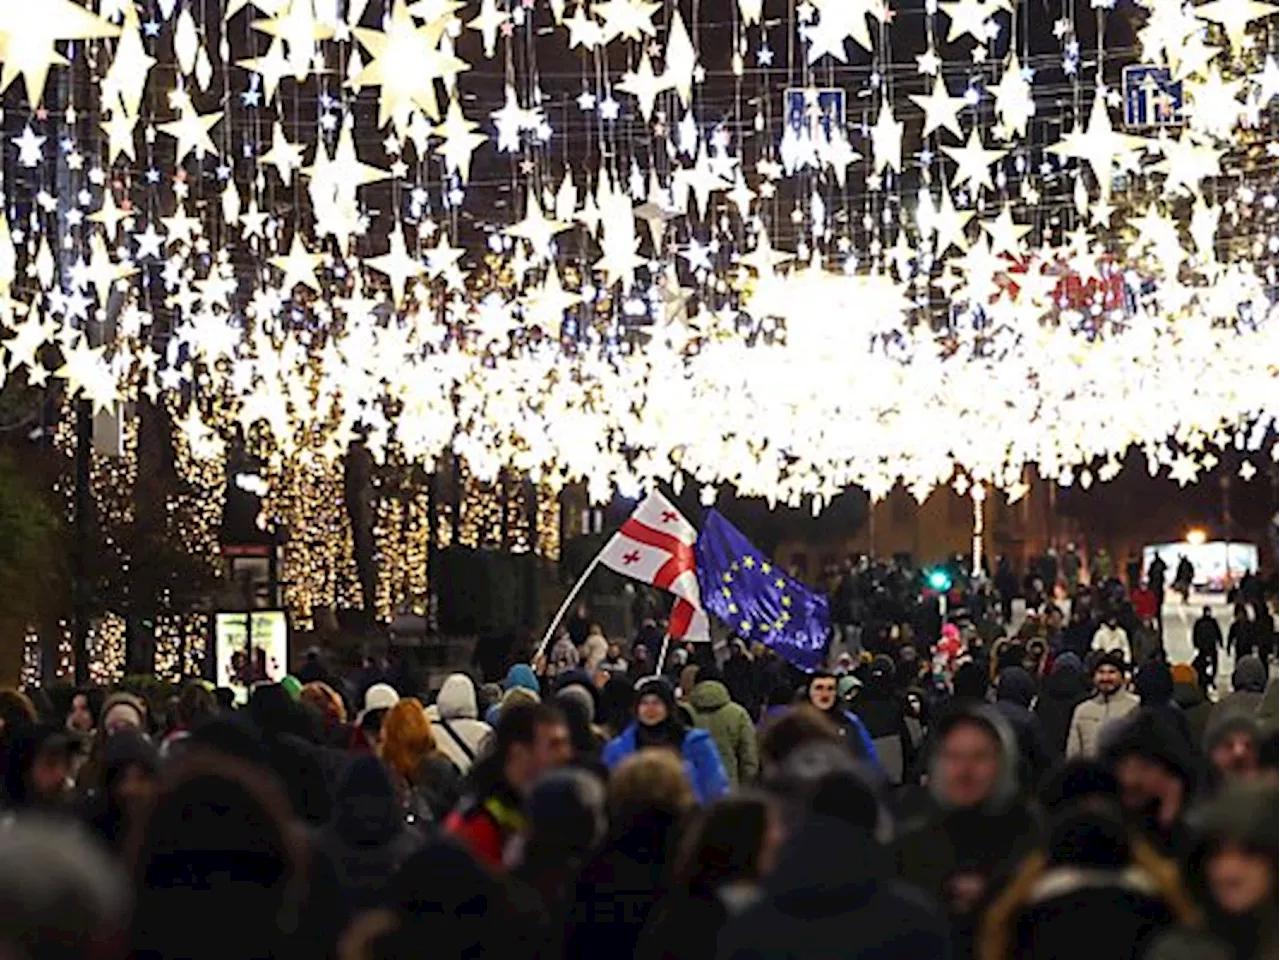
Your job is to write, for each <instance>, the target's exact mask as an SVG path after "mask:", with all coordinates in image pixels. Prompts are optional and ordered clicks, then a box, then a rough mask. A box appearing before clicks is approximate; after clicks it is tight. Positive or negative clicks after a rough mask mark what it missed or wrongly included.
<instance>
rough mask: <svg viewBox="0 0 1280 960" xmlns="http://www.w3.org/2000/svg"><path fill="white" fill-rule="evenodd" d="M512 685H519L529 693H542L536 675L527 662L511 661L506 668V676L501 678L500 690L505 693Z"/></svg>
mask: <svg viewBox="0 0 1280 960" xmlns="http://www.w3.org/2000/svg"><path fill="white" fill-rule="evenodd" d="M513 687H520V688H522V689H524V690H528V691H529V692H530V693H536V694H538V695H539V696H541V695H542V684H541V683H540V682H539V681H538V675H537V674H536V673H534V672H533V667H531V666H529V664H527V663H513V664H512V665H511V666H510V667H509V668H508V669H507V674H506V676H505V677H503V678H502V692H503V693H506V692H507V691H508V690H510V689H511V688H513Z"/></svg>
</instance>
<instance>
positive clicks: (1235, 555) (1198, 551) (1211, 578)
mask: <svg viewBox="0 0 1280 960" xmlns="http://www.w3.org/2000/svg"><path fill="white" fill-rule="evenodd" d="M1157 553H1158V554H1159V555H1160V558H1161V559H1162V560H1164V564H1165V566H1166V567H1167V568H1168V571H1169V572H1168V573H1167V574H1165V581H1166V582H1167V583H1168V584H1169V585H1170V586H1172V585H1173V577H1174V574H1175V572H1176V571H1177V569H1178V563H1179V561H1180V560H1181V559H1182V558H1183V557H1186V558H1187V559H1188V560H1190V561H1191V567H1192V569H1193V570H1194V571H1195V576H1194V577H1193V578H1192V585H1193V586H1194V587H1195V588H1196V589H1197V590H1207V591H1210V592H1213V593H1222V592H1224V591H1226V590H1228V589H1230V587H1231V586H1232V585H1234V584H1237V583H1239V582H1240V578H1241V577H1243V576H1244V575H1245V574H1246V573H1257V572H1258V548H1257V547H1255V546H1254V545H1253V544H1251V543H1227V542H1226V541H1223V540H1211V541H1209V542H1208V543H1187V542H1185V541H1182V542H1178V543H1158V544H1155V545H1153V546H1149V547H1146V548H1144V549H1143V551H1142V572H1143V576H1145V575H1146V572H1147V571H1148V570H1150V569H1151V561H1152V560H1154V559H1155V558H1156V554H1157Z"/></svg>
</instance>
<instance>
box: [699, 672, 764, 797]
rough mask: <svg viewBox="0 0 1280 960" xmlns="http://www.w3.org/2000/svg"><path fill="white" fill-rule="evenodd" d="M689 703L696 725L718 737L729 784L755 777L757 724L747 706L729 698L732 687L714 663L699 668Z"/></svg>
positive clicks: (744, 781) (736, 784) (738, 783)
mask: <svg viewBox="0 0 1280 960" xmlns="http://www.w3.org/2000/svg"><path fill="white" fill-rule="evenodd" d="M688 707H689V710H690V711H691V712H692V713H693V722H694V725H695V726H697V727H699V728H700V729H702V730H706V731H707V732H708V733H709V734H711V739H712V740H713V741H715V745H716V750H718V751H719V753H720V760H721V762H722V763H723V764H724V769H725V774H726V775H727V776H728V778H729V785H730V787H737V786H740V785H742V784H746V783H751V782H752V781H753V780H755V778H756V774H757V773H758V772H759V770H760V756H759V753H758V752H757V745H756V729H755V725H754V724H752V722H751V715H750V714H748V713H747V711H746V708H745V707H743V706H742V705H741V704H738V703H735V702H734V701H733V700H732V699H731V698H730V696H729V688H728V687H727V686H725V683H724V680H723V678H722V677H721V675H720V671H719V670H718V669H716V668H715V667H714V666H706V667H703V668H702V669H701V670H700V671H698V679H697V683H696V684H694V687H693V690H692V691H691V692H690V694H689V697H688Z"/></svg>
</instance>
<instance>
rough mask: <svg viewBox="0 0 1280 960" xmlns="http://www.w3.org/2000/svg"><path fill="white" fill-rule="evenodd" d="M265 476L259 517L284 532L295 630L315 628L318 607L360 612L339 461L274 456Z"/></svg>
mask: <svg viewBox="0 0 1280 960" xmlns="http://www.w3.org/2000/svg"><path fill="white" fill-rule="evenodd" d="M266 475H267V479H268V484H269V492H268V494H267V496H266V498H265V499H264V501H263V505H262V509H263V514H264V515H265V516H266V517H267V518H269V519H268V526H269V527H273V528H279V527H283V528H284V529H285V530H286V531H287V533H288V539H287V540H286V541H285V544H284V549H283V551H282V552H283V563H282V565H281V579H282V581H283V582H284V585H285V586H284V596H285V605H286V606H287V607H288V608H289V612H290V614H291V622H292V624H293V626H294V628H295V629H298V630H303V631H307V630H311V629H313V627H314V625H315V621H314V612H315V609H316V608H317V607H328V608H330V609H333V610H338V609H359V608H360V607H361V606H362V602H361V599H360V585H359V577H358V576H357V572H356V565H355V549H354V545H353V542H352V534H351V521H350V518H349V517H348V515H347V509H346V502H345V499H344V483H343V469H342V462H341V461H340V460H335V461H330V460H327V459H325V458H324V457H321V456H318V455H316V454H315V453H314V452H313V451H310V450H304V451H303V452H302V453H300V454H297V455H294V456H291V457H289V458H287V459H286V458H283V457H279V456H277V457H275V458H273V459H272V460H271V461H269V462H268V468H267V471H266Z"/></svg>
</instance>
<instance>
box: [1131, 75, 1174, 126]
mask: <svg viewBox="0 0 1280 960" xmlns="http://www.w3.org/2000/svg"><path fill="white" fill-rule="evenodd" d="M1182 106H1183V100H1182V81H1181V80H1174V79H1173V75H1172V74H1171V73H1170V72H1169V70H1168V69H1167V68H1165V67H1149V66H1132V67H1125V68H1124V123H1125V126H1127V127H1172V126H1178V125H1180V124H1181V123H1182Z"/></svg>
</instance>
